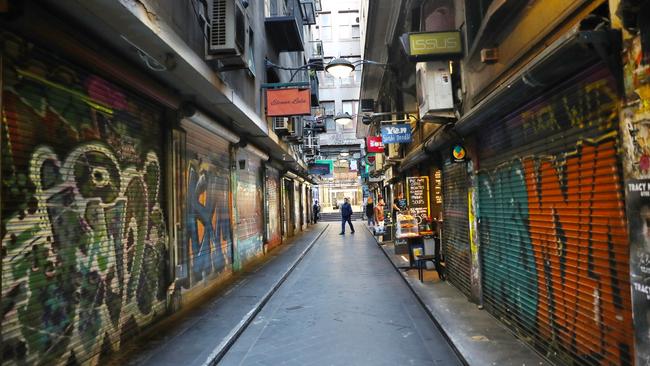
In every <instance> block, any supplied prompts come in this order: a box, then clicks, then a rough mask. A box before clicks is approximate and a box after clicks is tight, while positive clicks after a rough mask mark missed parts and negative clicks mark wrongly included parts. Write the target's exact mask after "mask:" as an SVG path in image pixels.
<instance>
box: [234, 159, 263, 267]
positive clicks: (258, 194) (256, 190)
mask: <svg viewBox="0 0 650 366" xmlns="http://www.w3.org/2000/svg"><path fill="white" fill-rule="evenodd" d="M241 160H245V161H246V163H245V166H244V168H243V169H241V166H239V165H238V166H237V193H236V194H237V225H236V227H237V229H236V232H237V251H238V255H239V261H240V264H241V265H244V264H246V263H247V262H248V261H250V260H251V259H254V258H255V257H257V256H259V255H261V254H263V252H264V247H263V243H262V236H263V234H264V232H263V231H264V220H263V218H264V213H263V207H262V170H261V169H262V160H261V159H260V158H259V157H257V156H256V155H253V154H251V153H248V152H246V150H243V149H240V150H239V151H238V152H237V161H238V162H239V161H241Z"/></svg>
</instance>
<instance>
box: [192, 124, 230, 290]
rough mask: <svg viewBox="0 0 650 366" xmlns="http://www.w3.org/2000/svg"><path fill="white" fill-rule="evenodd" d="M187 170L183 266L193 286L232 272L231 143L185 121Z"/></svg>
mask: <svg viewBox="0 0 650 366" xmlns="http://www.w3.org/2000/svg"><path fill="white" fill-rule="evenodd" d="M181 126H182V127H183V129H184V130H185V131H186V134H187V135H186V136H187V137H186V141H187V143H186V145H185V146H186V147H185V149H186V151H185V156H186V159H185V161H186V162H187V167H186V171H185V177H186V179H187V182H186V185H187V192H186V198H185V200H186V206H187V209H186V218H185V237H184V239H185V240H184V243H181V245H182V248H181V249H180V252H181V253H184V259H183V260H182V263H184V264H186V265H187V267H188V271H187V273H188V274H189V276H190V281H189V286H190V287H193V286H194V285H196V284H197V283H199V282H201V281H203V280H208V279H210V278H214V277H215V276H218V275H219V274H221V273H223V272H224V271H230V270H231V269H232V235H231V234H232V233H231V229H230V228H231V226H230V223H231V222H230V216H231V215H230V206H231V205H230V153H229V142H228V141H227V140H226V139H224V138H222V137H220V136H218V135H216V134H214V133H211V132H209V131H208V130H206V129H205V128H203V127H201V126H199V125H197V124H196V123H194V122H192V121H190V120H186V119H184V120H183V121H182V122H181Z"/></svg>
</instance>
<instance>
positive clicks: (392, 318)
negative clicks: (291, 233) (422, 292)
mask: <svg viewBox="0 0 650 366" xmlns="http://www.w3.org/2000/svg"><path fill="white" fill-rule="evenodd" d="M355 225H356V233H355V234H351V233H350V232H349V228H348V231H347V233H346V235H344V236H342V235H341V236H340V235H338V234H339V230H340V224H331V225H330V226H329V227H328V228H327V230H326V231H325V233H324V234H323V235H322V236H321V237H320V239H319V240H318V241H317V242H316V243H315V245H314V247H313V248H312V249H311V250H310V251H309V252H308V253H307V255H306V256H305V257H304V258H303V260H302V261H301V262H300V263H299V264H298V266H297V267H296V268H295V270H294V271H293V272H292V273H291V274H290V275H289V277H288V278H287V279H286V281H285V282H284V283H283V284H282V286H280V287H279V288H278V290H277V292H276V293H275V294H274V295H273V296H272V297H271V298H270V300H269V301H268V303H267V304H266V305H265V307H264V308H263V309H262V310H261V311H260V312H259V314H258V315H257V316H256V317H255V319H254V320H253V321H252V322H251V324H250V325H249V326H248V328H246V330H245V331H244V332H243V333H242V334H241V336H240V337H239V338H238V340H237V341H236V342H235V343H234V344H233V346H232V347H231V348H230V350H229V351H228V353H226V355H225V356H224V358H223V359H222V360H221V361H220V362H219V365H459V364H461V362H460V361H459V360H458V358H457V356H456V354H455V353H454V351H453V350H452V348H451V347H450V346H449V345H448V344H447V341H446V340H445V338H444V337H443V336H442V335H441V333H440V332H439V331H438V329H437V328H436V327H435V325H434V324H433V322H432V321H431V319H429V318H428V316H427V314H426V313H425V311H424V309H423V308H422V307H421V305H420V304H419V303H418V301H417V299H416V298H415V297H414V295H413V294H412V292H411V291H410V290H409V288H408V286H407V285H406V284H405V283H404V281H403V280H402V279H401V278H400V275H399V274H398V273H397V272H396V271H395V269H394V268H393V266H392V265H391V263H390V262H389V261H388V259H387V258H386V257H385V256H384V254H383V253H382V251H381V249H380V248H379V247H378V246H377V244H376V243H375V240H374V239H373V238H372V236H370V233H369V232H368V231H367V230H366V229H365V228H364V227H363V223H362V222H360V221H357V222H355Z"/></svg>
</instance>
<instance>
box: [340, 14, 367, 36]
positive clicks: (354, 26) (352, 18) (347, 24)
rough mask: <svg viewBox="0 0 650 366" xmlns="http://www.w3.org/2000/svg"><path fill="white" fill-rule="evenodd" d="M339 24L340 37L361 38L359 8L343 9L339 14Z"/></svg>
mask: <svg viewBox="0 0 650 366" xmlns="http://www.w3.org/2000/svg"><path fill="white" fill-rule="evenodd" d="M337 21H338V25H339V33H338V35H339V39H352V38H359V36H360V34H361V33H360V30H359V11H358V10H342V11H339V13H338V16H337Z"/></svg>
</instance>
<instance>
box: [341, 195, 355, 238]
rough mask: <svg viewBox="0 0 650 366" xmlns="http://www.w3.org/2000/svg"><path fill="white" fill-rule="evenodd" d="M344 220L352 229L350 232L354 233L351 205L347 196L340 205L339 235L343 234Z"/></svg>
mask: <svg viewBox="0 0 650 366" xmlns="http://www.w3.org/2000/svg"><path fill="white" fill-rule="evenodd" d="M346 222H347V223H348V224H350V230H351V231H352V234H354V226H352V205H350V201H349V199H348V198H347V197H346V198H345V201H344V202H343V204H342V205H341V232H340V233H339V235H343V234H345V223H346Z"/></svg>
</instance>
